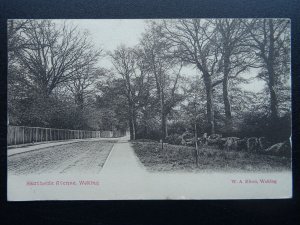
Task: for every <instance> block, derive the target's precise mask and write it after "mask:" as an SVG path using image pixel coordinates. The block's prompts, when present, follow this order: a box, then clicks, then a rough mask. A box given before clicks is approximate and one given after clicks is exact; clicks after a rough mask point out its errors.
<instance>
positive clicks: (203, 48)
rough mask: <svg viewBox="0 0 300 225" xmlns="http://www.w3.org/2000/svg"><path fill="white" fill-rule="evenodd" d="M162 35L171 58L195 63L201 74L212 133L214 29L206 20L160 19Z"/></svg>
mask: <svg viewBox="0 0 300 225" xmlns="http://www.w3.org/2000/svg"><path fill="white" fill-rule="evenodd" d="M162 33H163V35H164V37H165V38H166V39H167V40H168V41H169V43H170V49H173V54H174V56H175V57H178V58H180V59H181V60H183V61H184V62H186V63H189V64H193V65H195V66H196V67H197V68H198V69H199V71H200V72H201V73H202V77H203V81H204V84H205V89H206V99H207V103H206V110H207V119H208V124H209V127H210V133H211V134H213V133H215V123H214V107H213V77H214V76H215V74H216V73H217V63H218V62H219V61H220V54H219V49H218V48H217V47H216V45H215V41H216V32H215V30H214V29H212V28H211V26H210V21H209V20H206V19H180V20H176V21H175V20H172V21H171V20H170V21H164V26H163V32H162Z"/></svg>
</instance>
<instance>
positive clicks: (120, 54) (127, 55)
mask: <svg viewBox="0 0 300 225" xmlns="http://www.w3.org/2000/svg"><path fill="white" fill-rule="evenodd" d="M110 55H111V57H112V63H113V65H114V68H115V69H116V71H117V73H118V74H119V75H121V77H122V81H123V83H124V87H125V95H126V98H127V102H128V110H129V112H128V121H129V130H130V139H131V140H135V138H136V109H135V108H136V102H135V101H134V100H135V92H134V89H133V79H134V76H135V74H136V71H135V70H136V69H137V68H136V55H135V53H134V51H133V49H131V48H126V47H125V46H120V47H119V48H117V49H116V50H115V51H114V52H113V53H112V54H110Z"/></svg>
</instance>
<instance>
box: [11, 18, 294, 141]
mask: <svg viewBox="0 0 300 225" xmlns="http://www.w3.org/2000/svg"><path fill="white" fill-rule="evenodd" d="M289 29H290V23H289V20H285V19H179V20H151V21H147V22H146V29H145V31H144V33H143V34H142V37H141V39H140V42H139V43H138V44H137V45H136V46H134V47H127V46H125V45H120V46H118V47H116V49H115V50H114V51H111V52H105V54H104V50H102V49H97V48H95V46H94V45H93V44H92V42H91V41H90V40H89V35H88V34H87V33H85V32H82V31H80V30H78V29H77V28H76V27H73V26H70V25H67V24H66V23H63V24H59V25H58V24H56V23H55V22H53V21H50V20H26V21H24V20H16V21H9V23H8V34H9V36H8V50H9V91H10V94H9V112H10V114H9V115H11V117H12V118H13V122H14V123H19V124H24V123H26V125H32V123H36V122H37V121H41V122H42V123H45V121H48V122H47V123H46V124H44V125H47V126H56V127H57V126H58V125H59V124H60V125H61V124H64V123H61V122H59V123H54V122H53V120H52V121H49V120H47V119H49V116H46V118H45V116H44V117H43V118H36V117H41V115H45V113H44V114H43V112H40V111H39V110H38V108H43V107H40V105H38V107H34V106H33V102H36V101H37V99H41V102H43V103H44V102H47V104H46V105H47V106H48V109H47V110H46V111H45V110H44V112H49V110H50V111H51V109H52V107H51V108H49V106H53V104H54V105H55V103H57V102H60V103H62V102H63V103H62V104H60V106H59V107H58V108H59V109H61V108H62V106H61V105H63V108H64V107H65V106H66V105H68V106H69V107H68V108H67V109H66V110H65V112H66V114H67V115H70V113H69V112H72V113H71V115H72V116H65V117H64V120H65V121H70V122H69V123H66V124H65V126H74V124H77V125H78V126H80V128H83V127H88V128H92V129H104V128H106V129H107V128H109V129H111V128H118V129H125V128H129V130H130V136H131V139H136V138H155V139H162V140H164V139H165V138H166V136H168V135H170V134H172V133H182V132H184V131H186V130H191V131H194V132H195V133H196V134H197V133H198V134H200V133H204V132H207V133H209V134H214V133H216V132H218V133H219V132H222V133H225V134H227V135H232V134H233V133H236V134H240V135H246V136H247V135H263V134H264V132H260V133H259V131H262V129H263V130H265V131H266V133H267V134H269V136H274V137H275V138H279V137H278V135H276V134H274V132H269V131H274V127H275V126H277V128H279V127H278V126H279V124H280V128H282V129H286V132H284V134H282V133H281V134H280V135H279V136H280V137H282V138H286V137H288V136H289V113H290V87H289V79H290V31H289ZM102 57H105V58H107V59H109V60H110V61H111V63H112V68H105V69H104V68H101V67H100V66H101V58H102ZM254 73H255V74H254ZM249 74H250V75H251V74H252V76H250V75H249ZM253 74H254V76H253ZM257 80H262V81H264V82H265V89H264V90H263V91H261V92H252V91H251V90H247V89H246V88H245V87H247V86H245V85H246V84H247V85H249V84H251V83H253V84H255V82H256V81H257ZM243 85H244V86H243ZM51 101H52V104H51V103H49V102H51ZM53 102H54V103H53ZM87 103H89V104H87ZM24 106H25V108H26V107H27V110H26V112H27V111H28V109H34V110H33V111H34V114H36V115H37V116H35V117H33V116H32V115H30V116H28V118H30V119H31V120H28V119H27V121H26V119H24V118H23V117H22V116H21V115H22V112H20V109H21V110H23V109H24ZM54 108H55V107H54ZM58 111H59V110H58ZM37 112H38V113H37ZM68 113H69V114H68ZM27 115H28V114H27ZM50 117H51V116H50ZM32 118H34V119H32ZM59 118H62V116H61V115H60V116H59ZM70 118H72V119H71V120H70ZM58 121H61V119H58ZM75 121H76V123H74V122H75ZM262 121H264V123H265V124H267V125H266V126H263V124H261V122H262ZM95 124H97V126H95ZM282 129H281V130H282ZM277 130H278V129H277Z"/></svg>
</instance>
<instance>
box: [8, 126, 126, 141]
mask: <svg viewBox="0 0 300 225" xmlns="http://www.w3.org/2000/svg"><path fill="white" fill-rule="evenodd" d="M125 135H126V131H121V130H115V131H87V130H65V129H54V128H44V127H26V126H11V125H9V126H8V127H7V145H19V144H26V143H36V142H47V141H58V140H70V139H85V138H110V137H122V136H125Z"/></svg>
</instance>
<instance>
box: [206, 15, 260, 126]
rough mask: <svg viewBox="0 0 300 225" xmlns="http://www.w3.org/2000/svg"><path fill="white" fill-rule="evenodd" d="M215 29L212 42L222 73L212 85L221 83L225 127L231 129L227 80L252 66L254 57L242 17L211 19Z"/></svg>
mask: <svg viewBox="0 0 300 225" xmlns="http://www.w3.org/2000/svg"><path fill="white" fill-rule="evenodd" d="M211 23H212V26H213V27H214V28H213V29H215V30H216V33H217V34H216V35H217V39H216V42H215V43H214V44H215V45H217V47H218V48H219V52H220V55H221V58H220V61H219V63H218V67H219V71H220V73H221V74H222V77H221V79H220V80H217V81H215V82H214V83H213V86H216V85H218V84H219V83H221V84H222V91H223V103H224V109H225V127H226V130H227V131H231V130H232V126H233V124H232V112H231V103H230V100H229V80H230V79H235V78H237V76H239V75H240V74H241V73H243V72H245V71H246V70H248V69H249V68H250V67H253V66H254V63H255V58H254V57H253V54H251V53H252V52H251V51H250V49H249V46H248V43H249V36H250V35H249V28H248V27H247V26H245V25H244V23H243V19H215V20H211Z"/></svg>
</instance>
